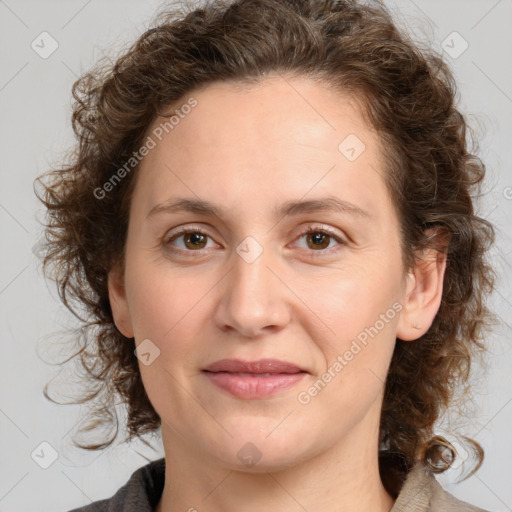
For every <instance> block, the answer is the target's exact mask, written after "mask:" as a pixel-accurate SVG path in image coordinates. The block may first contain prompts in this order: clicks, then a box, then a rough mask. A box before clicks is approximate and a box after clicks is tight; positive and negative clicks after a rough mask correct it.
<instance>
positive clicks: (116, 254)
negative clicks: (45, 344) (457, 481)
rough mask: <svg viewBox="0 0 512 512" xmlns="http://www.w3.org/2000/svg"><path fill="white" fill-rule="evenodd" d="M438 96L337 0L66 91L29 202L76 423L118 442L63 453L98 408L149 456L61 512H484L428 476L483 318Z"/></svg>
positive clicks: (468, 189)
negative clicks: (73, 316)
mask: <svg viewBox="0 0 512 512" xmlns="http://www.w3.org/2000/svg"><path fill="white" fill-rule="evenodd" d="M455 90H456V89H455V84H454V82H453V78H452V75H451V73H450V70H449V68H448V67H447V65H446V64H445V63H444V62H443V61H442V59H440V58H439V57H438V56H436V55H435V54H433V53H428V52H427V51H420V50H419V49H418V48H417V47H416V46H415V45H414V44H413V43H412V42H411V41H410V40H408V39H407V37H406V36H405V35H404V34H402V33H400V32H399V31H398V30H397V28H396V27H395V26H394V24H393V22H392V19H391V17H390V15H389V13H388V12H387V10H386V9H385V7H384V6H382V5H381V4H380V3H376V4H375V5H372V6H368V5H363V4H362V3H359V2H357V1H355V0H347V1H340V2H334V1H329V0H325V1H322V2H319V1H305V0H304V1H299V0H294V1H291V0H289V1H284V2H283V1H277V0H262V1H260V0H258V1H255V0H238V1H235V2H230V1H216V2H210V3H208V4H205V5H204V6H203V7H201V8H197V9H195V10H191V11H190V12H184V11H183V10H179V9H177V10H175V11H171V12H169V13H167V14H165V13H164V14H162V15H161V16H160V17H159V18H158V19H157V23H156V24H155V26H154V27H153V28H151V29H150V30H148V31H147V32H146V33H145V34H144V35H143V36H142V37H141V38H140V39H139V40H138V41H137V42H136V43H135V44H134V46H133V47H132V48H131V49H130V50H129V51H128V52H126V53H125V54H124V55H122V56H121V57H120V58H119V59H118V60H117V62H116V63H115V65H114V66H113V67H110V66H109V65H108V64H101V65H99V66H98V68H97V69H96V70H93V71H92V72H90V73H88V74H87V75H85V76H83V77H82V78H81V79H80V80H78V81H77V82H76V84H75V86H74V91H73V92H74V97H75V100H76V102H75V106H74V114H73V123H74V128H75V131H76V133H77V136H78V139H79V146H78V150H77V152H76V153H75V154H74V157H73V158H74V160H73V162H72V163H71V164H70V165H69V166H68V167H66V168H64V169H60V170H56V171H54V172H51V173H50V174H49V175H48V176H47V178H48V180H47V183H45V193H44V196H43V197H41V200H42V201H43V202H44V204H45V205H46V207H47V208H48V210H49V220H48V227H47V229H48V234H49V237H48V243H47V252H46V256H45V266H46V267H50V266H51V268H53V270H54V273H53V274H52V275H53V277H54V279H56V281H57V283H58V285H59V289H60V292H61V297H62V298H63V301H64V303H65V304H66V305H67V306H68V307H70V309H72V310H74V308H73V306H72V305H71V303H70V302H69V301H68V297H72V298H73V299H74V300H78V302H79V304H81V305H82V306H85V308H86V310H87V312H88V313H89V318H88V319H84V321H85V322H86V325H87V326H88V327H89V328H90V329H89V330H88V331H84V332H88V333H89V337H88V338H87V344H84V345H83V346H81V347H80V348H79V350H77V354H76V355H77V357H79V360H80V361H81V364H82V365H83V366H84V367H85V368H86V369H87V370H88V375H89V376H90V377H89V378H90V379H91V382H90V384H91V387H92V393H90V394H89V395H88V396H84V397H83V399H82V401H88V400H90V401H91V402H92V405H91V406H92V407H93V409H92V411H91V418H92V421H93V423H92V424H93V425H94V421H96V423H98V418H99V421H100V424H101V423H103V424H106V425H107V426H108V425H111V426H112V429H113V430H114V428H115V429H116V431H115V432H113V434H112V435H111V436H110V437H109V438H108V439H104V440H103V441H100V442H97V443H91V444H89V445H87V446H85V447H86V448H89V449H100V448H103V447H105V446H108V445H109V444H110V443H112V441H113V440H114V439H115V437H116V434H117V416H116V415H115V408H114V404H115V403H117V402H118V401H119V400H120V401H122V402H123V403H125V404H126V406H127V412H128V417H127V428H128V431H129V439H131V438H133V437H136V436H141V435H142V434H145V433H150V432H155V431H158V430H159V429H161V433H162V440H163V445H164V450H165V458H163V459H160V460H157V461H153V462H150V463H149V464H147V465H146V466H144V467H143V468H140V469H139V470H137V471H136V472H134V474H133V475H132V476H131V478H130V480H129V481H128V482H127V484H126V485H125V486H123V487H122V488H121V489H119V491H118V492H117V493H116V494H115V495H114V496H113V497H112V498H109V499H106V500H102V501H99V502H95V503H93V504H91V505H89V506H86V507H83V508H80V509H75V510H77V511H78V510H80V511H88V512H89V511H95V510H109V511H114V510H115V511H117V510H137V511H150V510H156V511H157V512H174V511H177V510H189V511H193V510H199V511H201V510H208V511H221V510H222V511H230V510H244V511H253V510H254V511H256V510H268V509H273V510H279V511H291V510H308V511H314V510H322V511H335V510H340V509H343V510H346V511H370V510H372V511H386V512H387V511H390V510H391V511H393V512H401V511H406V510H407V511H409V510H414V511H427V510H432V511H434V510H454V511H455V510H475V511H476V510H482V509H479V508H477V507H475V506H472V505H470V504H467V503H465V502H462V501H460V500H457V499H455V498H454V497H453V496H451V495H450V494H449V493H447V492H446V491H444V490H443V489H442V487H441V486H440V484H439V483H438V482H437V481H436V479H435V477H434V474H435V473H436V472H441V471H444V470H445V469H447V468H448V467H450V465H451V464H452V463H453V461H454V459H455V457H456V456H457V454H456V452H455V450H454V448H453V445H452V444H451V443H449V442H448V441H447V440H446V439H444V438H443V437H441V436H436V435H434V424H435V422H436V420H437V419H438V418H439V417H440V415H441V413H442V412H443V411H444V410H445V409H446V408H447V407H448V406H449V404H450V401H451V398H452V396H453V393H454V390H455V388H456V384H462V383H465V382H466V381H467V378H468V373H469V368H470V362H471V358H472V357H473V356H474V355H476V354H477V353H478V351H481V350H482V349H484V344H483V343H482V338H483V333H484V328H485V327H486V325H487V324H488V323H489V322H490V319H491V317H492V314H491V313H490V312H489V311H488V309H487V308H486V306H485V297H486V295H487V294H488V293H490V292H491V290H492V286H493V271H492V269H491V268H490V267H489V266H488V264H487V260H486V258H485V253H486V250H487V249H488V247H489V245H490V243H491V242H492V241H493V228H492V226H491V225H490V224H489V223H488V222H487V221H485V220H483V219H481V218H479V217H477V216H476V215H475V214H474V209H473V202H472V193H473V192H474V189H475V188H477V186H478V184H479V183H480V182H481V180H482V179H483V177H484V172H485V169H484V166H483V164H482V162H481V161H480V160H479V159H478V158H477V157H475V156H474V155H472V154H471V153H470V149H469V148H468V147H467V145H466V124H465V121H464V119H463V117H462V115H461V114H460V113H459V111H458V110H457V109H456V106H455V104H454V96H455ZM93 328H94V330H93ZM103 426H104V425H103ZM466 440H467V442H468V443H470V445H471V446H472V448H473V449H474V450H475V453H476V456H477V465H476V467H475V468H474V469H473V472H472V473H471V474H473V473H474V472H475V471H476V470H477V469H478V468H479V467H480V465H481V463H482V460H483V451H482V449H481V447H480V446H479V445H478V443H476V442H474V441H472V440H470V439H466ZM468 476H469V475H468Z"/></svg>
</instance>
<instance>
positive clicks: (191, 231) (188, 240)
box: [164, 228, 210, 252]
mask: <svg viewBox="0 0 512 512" xmlns="http://www.w3.org/2000/svg"><path fill="white" fill-rule="evenodd" d="M182 237H183V241H184V244H185V247H184V248H180V249H179V250H176V249H173V248H171V251H173V252H197V249H204V248H205V244H206V240H207V238H209V237H210V235H208V233H206V232H204V231H202V230H201V229H199V228H183V229H182V230H180V231H178V232H177V233H175V234H174V235H172V236H171V237H169V238H167V239H166V240H164V245H165V246H166V247H167V246H172V244H171V242H174V240H177V239H178V238H182ZM188 249H191V250H188Z"/></svg>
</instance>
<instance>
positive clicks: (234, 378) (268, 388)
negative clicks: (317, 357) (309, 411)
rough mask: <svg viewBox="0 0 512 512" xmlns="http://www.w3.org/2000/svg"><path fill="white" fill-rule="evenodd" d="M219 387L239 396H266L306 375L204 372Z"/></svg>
mask: <svg viewBox="0 0 512 512" xmlns="http://www.w3.org/2000/svg"><path fill="white" fill-rule="evenodd" d="M204 373H205V374H206V376H207V377H208V378H209V379H210V380H211V381H212V382H213V383H214V384H215V385H216V386H218V387H219V388H221V389H223V390H224V391H227V392H228V393H231V394H232V395H233V396H235V397H237V398H246V399H248V398H249V399H250V398H264V397H267V396H272V395H275V394H276V393H278V392H280V391H284V390H285V389H288V388H291V387H292V386H294V385H295V384H296V383H297V382H299V381H300V380H301V379H302V378H303V377H304V376H305V375H306V373H305V372H300V373H276V374H272V375H258V374H252V375H240V374H237V373H227V372H206V371H205V372H204Z"/></svg>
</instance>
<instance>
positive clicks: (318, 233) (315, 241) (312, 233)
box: [299, 225, 346, 256]
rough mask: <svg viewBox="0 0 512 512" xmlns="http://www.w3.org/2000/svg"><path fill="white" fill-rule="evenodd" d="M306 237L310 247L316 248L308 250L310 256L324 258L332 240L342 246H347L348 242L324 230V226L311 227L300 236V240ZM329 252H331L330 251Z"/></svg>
mask: <svg viewBox="0 0 512 512" xmlns="http://www.w3.org/2000/svg"><path fill="white" fill-rule="evenodd" d="M303 237H306V243H307V244H308V246H309V247H314V248H315V249H307V250H308V252H309V253H310V254H313V253H320V254H314V256H322V253H325V252H327V251H326V250H325V249H327V248H328V247H329V245H330V242H331V241H332V240H334V241H336V242H338V244H340V245H346V242H345V241H344V240H343V239H342V238H341V237H340V236H338V235H336V234H335V233H333V232H331V231H330V230H328V229H326V228H324V227H323V226H318V225H316V226H310V227H309V228H308V229H307V230H306V231H303V232H302V233H301V234H300V235H299V239H300V238H303ZM328 252H331V251H330V250H329V251H328Z"/></svg>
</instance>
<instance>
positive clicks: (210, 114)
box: [135, 76, 384, 213]
mask: <svg viewBox="0 0 512 512" xmlns="http://www.w3.org/2000/svg"><path fill="white" fill-rule="evenodd" d="M190 104H195V106H194V107H193V108H182V107H183V105H190ZM360 105H361V104H360V102H359V100H358V98H355V97H354V96H351V95H350V94H348V93H347V94H342V93H340V92H338V91H334V90H333V89H331V88H328V87H327V86H324V85H322V84H320V83H318V81H314V80H311V79H309V78H304V77H298V78H297V77H294V78H289V77H288V78H284V77H280V76H278V77H272V78H268V79H265V80H263V81H261V82H260V83H258V84H239V83H233V82H215V83H213V84H209V85H208V86H206V87H203V88H201V89H196V90H194V91H191V92H190V93H189V94H187V95H186V96H184V97H183V98H182V99H181V100H180V101H178V102H176V103H174V104H173V105H172V106H170V107H169V109H166V112H167V113H169V114H171V115H172V114H173V113H177V115H174V117H175V121H177V122H176V123H175V124H173V125H172V128H171V126H170V124H169V123H168V121H169V118H166V117H159V118H157V119H155V120H154V121H153V123H152V124H151V126H150V127H149V129H148V131H147V136H148V137H152V138H153V139H154V140H155V147H154V149H152V150H151V151H150V152H149V153H148V154H147V156H146V157H145V158H144V160H143V162H142V165H141V167H140V168H139V169H138V172H139V173H140V176H139V177H138V181H139V182H140V183H139V184H138V185H137V187H136V191H135V192H136V195H138V196H140V197H141V198H142V200H143V202H144V203H145V205H144V209H145V212H146V213H147V212H148V211H149V210H150V209H151V208H153V207H154V206H155V204H157V203H159V202H161V201H163V200H165V199H166V198H167V196H169V195H170V193H171V192H174V191H176V192H178V191H179V192H180V195H183V193H186V195H187V196H188V197H190V196H192V195H195V196H197V197H203V198H205V197H207V196H211V195H216V196H217V198H219V197H221V198H222V197H224V198H225V199H226V200H227V199H230V200H233V201H235V202H236V201H238V202H240V205H243V203H244V201H247V199H253V198H254V197H255V195H258V196H259V197H261V198H262V200H263V198H270V197H272V198H273V199H276V200H277V199H278V197H277V191H279V190H282V191H283V193H284V192H285V190H284V189H287V190H288V192H289V194H286V198H287V199H290V198H298V197H301V196H303V195H304V194H306V193H308V190H309V191H311V193H312V194H315V193H318V194H322V195H328V194H332V192H336V191H338V192H345V193H348V195H351V194H352V196H354V193H355V191H356V189H357V187H359V189H363V192H364V190H366V192H368V191H370V190H372V193H373V195H374V196H375V197H377V199H378V196H379V194H377V189H379V188H382V187H383V185H384V184H383V181H382V175H383V167H384V165H383V158H382V155H381V151H380V144H379V139H378V137H377V135H376V133H375V132H374V130H373V129H372V128H371V127H370V126H368V125H367V123H366V122H365V121H364V119H363V117H362V115H361V109H360ZM165 123H167V129H166V128H165ZM162 127H163V128H162ZM331 171H332V172H331ZM137 189H138V190H137ZM380 193H382V190H381V192H380ZM355 195H356V196H357V195H358V196H359V197H357V199H358V200H359V201H360V206H361V208H365V204H366V203H368V197H367V196H368V193H361V191H360V192H359V193H358V194H355ZM282 197H283V198H284V195H283V196H282ZM273 206H274V205H273Z"/></svg>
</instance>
